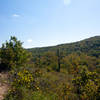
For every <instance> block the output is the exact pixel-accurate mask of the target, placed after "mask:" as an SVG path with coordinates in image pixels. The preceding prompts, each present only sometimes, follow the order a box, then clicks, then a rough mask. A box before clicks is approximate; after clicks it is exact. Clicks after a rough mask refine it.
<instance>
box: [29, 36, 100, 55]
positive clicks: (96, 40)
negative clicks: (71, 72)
mask: <svg viewBox="0 0 100 100" xmlns="http://www.w3.org/2000/svg"><path fill="white" fill-rule="evenodd" d="M57 49H60V52H64V53H65V55H68V54H71V53H74V52H75V53H80V52H83V53H86V54H88V55H91V56H96V57H98V56H99V55H100V36H95V37H91V38H88V39H85V40H82V41H78V42H74V43H68V44H61V45H57V46H51V47H42V48H32V49H28V51H30V52H32V54H33V56H35V55H38V54H39V55H42V54H43V53H45V52H48V51H50V52H51V51H53V52H56V51H57Z"/></svg>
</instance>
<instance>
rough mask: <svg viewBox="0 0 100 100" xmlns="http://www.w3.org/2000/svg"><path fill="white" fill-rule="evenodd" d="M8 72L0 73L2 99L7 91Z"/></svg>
mask: <svg viewBox="0 0 100 100" xmlns="http://www.w3.org/2000/svg"><path fill="white" fill-rule="evenodd" d="M8 87H9V86H8V74H7V73H0V100H3V99H4V95H5V94H6V93H7V91H8Z"/></svg>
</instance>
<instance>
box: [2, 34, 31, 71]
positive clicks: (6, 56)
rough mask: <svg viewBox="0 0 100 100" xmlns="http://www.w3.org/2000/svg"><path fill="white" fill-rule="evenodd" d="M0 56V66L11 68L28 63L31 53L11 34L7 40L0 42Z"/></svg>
mask: <svg viewBox="0 0 100 100" xmlns="http://www.w3.org/2000/svg"><path fill="white" fill-rule="evenodd" d="M0 58H1V66H3V67H4V69H11V68H18V66H25V65H26V64H27V63H29V61H30V58H31V54H30V53H29V52H28V51H26V50H25V49H24V48H23V47H22V42H20V41H19V40H17V38H16V37H12V36H11V38H10V40H9V41H6V43H4V44H2V48H1V51H0Z"/></svg>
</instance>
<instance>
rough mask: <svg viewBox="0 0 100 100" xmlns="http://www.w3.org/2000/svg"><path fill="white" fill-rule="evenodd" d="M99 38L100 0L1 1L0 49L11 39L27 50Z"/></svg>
mask: <svg viewBox="0 0 100 100" xmlns="http://www.w3.org/2000/svg"><path fill="white" fill-rule="evenodd" d="M96 35H100V0H0V46H1V44H2V43H3V42H5V40H8V39H9V37H10V36H16V37H17V38H18V39H20V40H21V41H23V42H24V44H23V46H24V47H25V48H31V47H42V46H52V45H57V44H62V43H69V42H74V41H79V40H82V39H85V38H88V37H92V36H96Z"/></svg>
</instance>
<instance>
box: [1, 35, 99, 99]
mask: <svg viewBox="0 0 100 100" xmlns="http://www.w3.org/2000/svg"><path fill="white" fill-rule="evenodd" d="M0 71H1V72H3V73H5V72H7V73H8V83H9V90H8V92H7V94H6V95H5V96H4V100H100V36H95V37H92V38H89V39H85V40H82V41H79V42H75V43H69V44H61V45H57V46H51V47H43V48H32V49H25V48H23V47H22V42H21V41H20V40H18V39H17V38H16V37H11V38H10V40H8V41H6V42H5V43H4V44H2V47H1V49H0Z"/></svg>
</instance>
